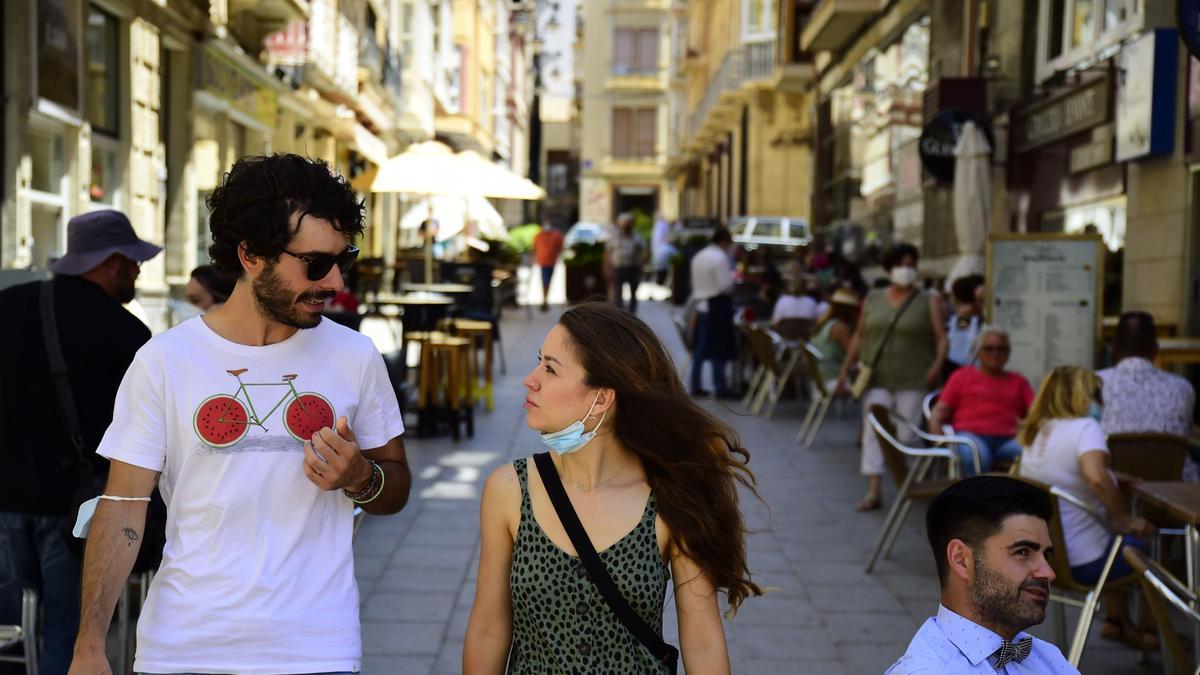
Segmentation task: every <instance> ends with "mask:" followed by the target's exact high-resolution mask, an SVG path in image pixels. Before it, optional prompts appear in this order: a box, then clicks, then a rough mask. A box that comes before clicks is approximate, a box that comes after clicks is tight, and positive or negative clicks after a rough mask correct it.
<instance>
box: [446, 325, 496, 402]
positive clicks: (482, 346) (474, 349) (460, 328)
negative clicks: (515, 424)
mask: <svg viewBox="0 0 1200 675" xmlns="http://www.w3.org/2000/svg"><path fill="white" fill-rule="evenodd" d="M451 325H452V326H453V328H454V334H455V335H458V336H460V337H463V338H466V339H468V340H470V341H471V363H472V368H473V371H474V372H475V373H477V374H478V375H479V390H480V391H481V392H482V393H483V400H484V405H486V406H487V410H488V412H491V411H492V409H493V408H494V407H495V406H494V398H493V387H492V357H493V348H492V324H491V323H490V322H488V321H476V320H474V319H454V320H453V321H452V323H451ZM480 350H482V351H483V367H482V368H481V367H480V365H479V360H478V359H479V353H478V352H479V351H480Z"/></svg>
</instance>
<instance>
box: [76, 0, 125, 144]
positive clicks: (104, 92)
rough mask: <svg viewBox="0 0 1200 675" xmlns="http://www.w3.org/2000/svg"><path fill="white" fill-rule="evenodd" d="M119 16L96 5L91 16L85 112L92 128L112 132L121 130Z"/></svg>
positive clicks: (88, 25) (89, 18)
mask: <svg viewBox="0 0 1200 675" xmlns="http://www.w3.org/2000/svg"><path fill="white" fill-rule="evenodd" d="M118 39H119V33H118V23H117V18H116V17H114V16H113V15H111V14H108V13H106V12H104V11H101V10H99V9H97V8H95V7H92V8H91V11H89V12H88V20H87V71H86V72H87V85H86V90H87V96H86V98H85V101H86V108H85V110H84V116H85V117H86V118H87V120H88V121H89V122H91V123H92V129H93V130H94V131H99V132H101V133H105V134H108V135H110V136H116V135H117V133H118V128H119V122H118V118H117V111H118V104H119V98H118V97H119V95H120V91H119V86H120V66H119V63H118V51H117V50H118Z"/></svg>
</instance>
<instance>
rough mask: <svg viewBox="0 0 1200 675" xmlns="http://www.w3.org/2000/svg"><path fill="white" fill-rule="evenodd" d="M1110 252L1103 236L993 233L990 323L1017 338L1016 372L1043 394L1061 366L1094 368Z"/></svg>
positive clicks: (989, 254)
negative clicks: (1043, 383) (1105, 253)
mask: <svg viewBox="0 0 1200 675" xmlns="http://www.w3.org/2000/svg"><path fill="white" fill-rule="evenodd" d="M1103 246H1104V244H1103V240H1102V239H1101V237H1100V236H1099V235H1095V234H1080V235H1067V234H1011V235H992V237H991V239H990V240H989V241H988V252H987V276H988V300H987V308H986V312H987V317H988V320H989V321H990V322H991V323H993V324H995V325H998V326H1001V327H1003V328H1004V329H1006V330H1007V331H1008V334H1009V337H1010V338H1011V340H1012V356H1011V358H1010V359H1009V362H1008V368H1009V369H1010V370H1013V371H1016V372H1018V373H1021V374H1022V375H1024V376H1025V377H1026V378H1028V380H1029V383H1030V384H1031V385H1033V388H1034V389H1035V390H1036V389H1037V388H1038V385H1040V384H1041V381H1042V378H1043V377H1044V376H1045V375H1046V373H1048V372H1049V371H1050V370H1051V369H1052V368H1054V367H1055V366H1080V367H1083V368H1092V367H1093V366H1094V363H1095V351H1096V345H1097V340H1098V339H1099V336H1100V317H1101V313H1102V308H1101V307H1100V302H1101V286H1100V283H1101V281H1102V280H1103V278H1104V276H1103V272H1104V270H1103V269H1102V265H1103V257H1102V255H1103Z"/></svg>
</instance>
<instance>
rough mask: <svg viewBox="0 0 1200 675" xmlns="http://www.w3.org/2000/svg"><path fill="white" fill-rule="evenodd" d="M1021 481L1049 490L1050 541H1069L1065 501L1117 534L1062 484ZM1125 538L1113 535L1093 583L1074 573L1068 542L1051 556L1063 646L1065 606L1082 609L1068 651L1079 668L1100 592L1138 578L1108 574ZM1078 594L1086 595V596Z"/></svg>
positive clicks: (1053, 595) (1057, 626)
mask: <svg viewBox="0 0 1200 675" xmlns="http://www.w3.org/2000/svg"><path fill="white" fill-rule="evenodd" d="M1021 480H1023V481H1025V482H1027V483H1030V484H1031V485H1036V486H1037V487H1040V488H1042V489H1043V490H1046V492H1047V493H1048V494H1049V495H1050V503H1051V505H1052V507H1053V513H1052V514H1051V517H1050V541H1055V542H1065V541H1066V540H1067V538H1066V535H1065V534H1064V533H1063V527H1062V502H1067V503H1069V504H1071V505H1072V506H1075V507H1078V508H1079V509H1081V510H1082V511H1083V512H1084V513H1087V514H1088V515H1089V516H1090V517H1092V518H1094V519H1096V521H1097V522H1099V523H1100V524H1101V525H1103V526H1104V529H1105V530H1107V531H1109V532H1110V533H1112V534H1114V535H1115V533H1113V532H1112V530H1111V529H1110V528H1109V525H1108V520H1107V519H1105V518H1104V516H1103V515H1101V514H1100V513H1099V512H1098V511H1096V510H1095V509H1094V508H1092V507H1091V505H1089V504H1088V503H1087V502H1085V501H1083V500H1081V499H1079V498H1078V497H1076V496H1075V495H1073V494H1071V493H1069V492H1067V491H1066V490H1063V489H1062V488H1060V487H1057V486H1047V485H1045V484H1044V483H1039V482H1037V481H1034V480H1030V479H1028V478H1024V477H1021ZM1121 539H1122V538H1121V537H1117V536H1114V537H1113V541H1112V544H1111V545H1110V546H1109V547H1108V553H1107V554H1106V557H1105V560H1104V569H1103V570H1101V572H1100V579H1099V580H1098V581H1096V584H1095V585H1093V586H1088V585H1087V584H1083V583H1080V582H1078V581H1076V580H1075V577H1073V576H1072V575H1071V563H1070V561H1069V559H1068V558H1067V547H1066V546H1065V545H1059V546H1055V547H1054V549H1053V553H1052V554H1051V556H1050V568H1051V569H1053V570H1054V576H1055V579H1054V582H1053V583H1052V584H1051V588H1052V589H1053V590H1052V591H1051V593H1050V601H1051V602H1052V603H1054V610H1055V612H1054V630H1055V634H1056V635H1057V636H1058V642H1059V644H1060V645H1061V644H1063V639H1064V638H1065V637H1066V625H1067V616H1066V607H1065V606H1066V605H1070V606H1072V607H1078V608H1080V614H1079V622H1078V623H1076V624H1075V633H1074V636H1073V637H1072V638H1071V643H1070V649H1069V650H1068V651H1067V660H1068V661H1070V662H1071V665H1073V666H1075V667H1076V668H1078V667H1079V660H1080V659H1081V658H1082V657H1083V648H1084V646H1085V645H1086V644H1087V638H1088V633H1089V632H1090V631H1091V629H1092V621H1093V620H1095V618H1096V611H1097V610H1098V609H1099V608H1100V595H1101V594H1102V593H1103V592H1104V591H1106V590H1119V589H1122V588H1127V587H1129V586H1130V585H1132V584H1133V583H1134V582H1135V581H1136V580H1137V575H1135V574H1130V575H1128V576H1126V577H1124V578H1122V579H1117V580H1116V581H1113V582H1109V581H1108V573H1109V571H1110V570H1112V566H1113V561H1115V560H1116V559H1117V553H1119V552H1120V550H1121ZM1055 591H1057V592H1055ZM1077 596H1083V599H1080V598H1079V597H1077Z"/></svg>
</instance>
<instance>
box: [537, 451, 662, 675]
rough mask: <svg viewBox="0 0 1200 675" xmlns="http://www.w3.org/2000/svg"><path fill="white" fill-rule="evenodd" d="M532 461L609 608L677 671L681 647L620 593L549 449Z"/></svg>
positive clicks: (653, 651) (627, 627)
mask: <svg viewBox="0 0 1200 675" xmlns="http://www.w3.org/2000/svg"><path fill="white" fill-rule="evenodd" d="M533 461H534V462H535V463H536V464H537V470H538V475H540V476H541V477H542V485H544V486H546V495H547V496H548V497H550V503H551V504H553V505H554V512H555V513H557V514H558V521H559V522H560V523H562V526H563V529H564V530H566V531H567V536H568V537H570V538H571V545H572V546H574V547H575V553H576V554H577V555H578V556H579V559H580V560H581V561H582V562H583V566H584V568H586V569H587V572H588V577H590V578H591V580H592V583H593V584H595V585H596V589H597V590H599V591H600V595H602V596H603V597H604V601H605V602H606V603H608V607H609V609H611V610H612V612H613V614H615V615H616V617H617V618H618V619H620V621H621V623H623V624H625V628H626V629H627V630H628V631H629V632H630V633H632V634H633V636H634V637H635V638H637V639H638V642H641V643H642V644H643V645H644V646H645V647H646V649H648V650H650V653H651V654H653V655H654V658H655V659H657V660H658V662H659V663H661V664H662V665H663V667H664V668H666V669H667V670H668V671H670V672H672V673H675V672H678V670H679V650H678V649H676V648H675V647H673V646H671V645H669V644H667V643H666V642H663V640H662V638H661V637H659V636H658V634H657V633H656V632H655V631H654V630H653V629H652V628H650V626H649V625H647V624H646V622H645V621H643V620H642V617H640V616H638V614H637V612H635V611H633V608H632V607H630V606H629V601H628V600H626V599H625V596H623V595H621V590H620V589H618V588H617V585H616V584H615V583H613V580H612V577H611V576H609V574H608V570H607V569H605V568H604V562H603V561H601V560H600V555H599V554H598V553H596V547H594V546H592V540H591V539H589V538H588V535H587V531H586V530H584V529H583V523H581V522H579V516H578V515H577V514H576V513H575V507H574V506H572V505H571V499H570V497H568V496H567V491H566V490H564V489H563V484H562V480H561V479H560V478H559V477H558V469H557V468H555V466H554V460H552V459H551V458H550V453H547V452H543V453H541V454H537V455H534V456H533Z"/></svg>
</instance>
